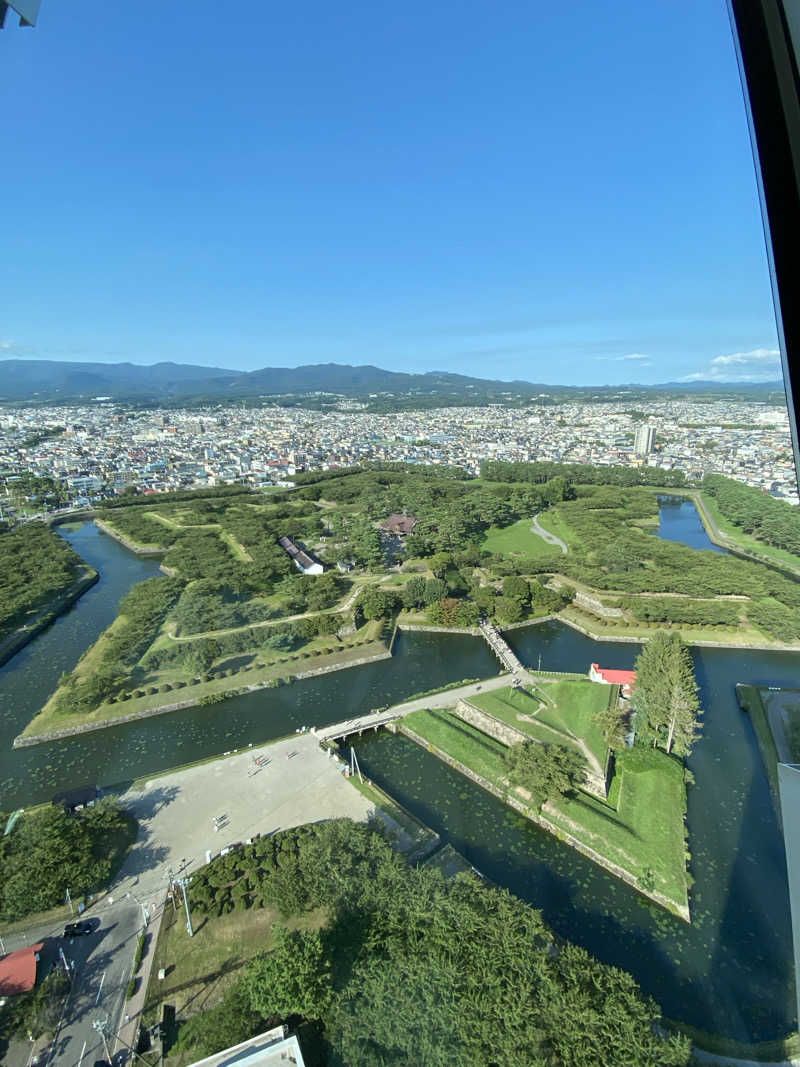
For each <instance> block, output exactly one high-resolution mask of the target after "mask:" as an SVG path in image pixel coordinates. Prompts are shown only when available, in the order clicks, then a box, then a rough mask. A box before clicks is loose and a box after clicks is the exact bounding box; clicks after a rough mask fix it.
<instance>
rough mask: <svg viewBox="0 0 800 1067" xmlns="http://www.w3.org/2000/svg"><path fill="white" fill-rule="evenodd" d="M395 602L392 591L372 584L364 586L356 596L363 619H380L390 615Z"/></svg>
mask: <svg viewBox="0 0 800 1067" xmlns="http://www.w3.org/2000/svg"><path fill="white" fill-rule="evenodd" d="M395 603H396V597H395V595H394V594H393V593H387V592H385V591H384V590H383V589H378V588H377V587H376V586H374V585H368V586H365V588H364V589H362V591H361V593H360V595H359V598H358V606H359V607H360V608H361V611H362V613H363V615H364V618H365V619H381V618H383V617H384V616H386V615H391V613H392V611H393V610H394V606H395Z"/></svg>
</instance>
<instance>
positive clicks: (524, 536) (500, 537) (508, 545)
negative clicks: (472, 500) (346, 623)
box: [481, 519, 562, 559]
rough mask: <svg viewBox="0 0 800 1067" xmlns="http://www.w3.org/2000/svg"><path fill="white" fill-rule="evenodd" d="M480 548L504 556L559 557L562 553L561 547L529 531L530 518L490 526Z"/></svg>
mask: <svg viewBox="0 0 800 1067" xmlns="http://www.w3.org/2000/svg"><path fill="white" fill-rule="evenodd" d="M543 525H544V524H543ZM548 529H550V526H548ZM553 532H554V533H555V532H557V531H555V530H554V531H553ZM558 536H559V537H560V536H561V534H560V533H559V534H558ZM481 548H484V549H486V551H487V552H500V553H502V554H503V555H506V556H509V555H515V556H530V557H539V556H547V557H552V558H553V559H556V558H558V559H560V558H561V555H562V553H561V549H559V548H553V547H552V546H551V545H548V544H547V542H546V541H545V540H544V538H542V537H539V535H538V534H535V533H532V532H531V519H520V520H519V522H515V523H512V524H511V526H504V527H502V528H500V527H497V526H490V527H489V529H488V530H487V531H486V536H485V538H484V539H483V544H482V545H481Z"/></svg>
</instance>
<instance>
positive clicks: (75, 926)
mask: <svg viewBox="0 0 800 1067" xmlns="http://www.w3.org/2000/svg"><path fill="white" fill-rule="evenodd" d="M92 929H93V926H92V923H90V922H78V923H67V925H66V926H65V927H64V937H65V938H67V940H71V939H72V938H73V937H82V936H83V935H84V934H90V933H91V932H92Z"/></svg>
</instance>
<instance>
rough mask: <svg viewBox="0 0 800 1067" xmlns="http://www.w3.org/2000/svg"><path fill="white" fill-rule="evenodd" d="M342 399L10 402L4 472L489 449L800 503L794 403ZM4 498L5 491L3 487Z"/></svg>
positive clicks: (150, 476)
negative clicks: (391, 410) (427, 404)
mask: <svg viewBox="0 0 800 1067" xmlns="http://www.w3.org/2000/svg"><path fill="white" fill-rule="evenodd" d="M329 399H330V400H331V402H332V405H333V407H334V410H327V411H309V410H305V409H303V408H301V407H300V408H295V407H292V408H282V407H278V406H274V407H267V408H254V409H253V408H251V409H247V408H243V407H242V406H241V405H238V406H234V405H229V406H223V405H214V406H209V407H208V408H204V409H200V410H196V409H191V410H188V409H183V410H181V409H177V410H169V411H165V410H162V409H152V410H147V409H145V410H135V411H131V410H126V409H125V408H124V407H120V406H119V405H116V404H104V403H93V404H91V405H88V404H87V405H84V406H70V407H63V408H62V407H55V408H54V407H47V408H41V407H21V408H18V409H17V408H15V409H6V410H4V411H3V410H0V479H2V480H3V482H4V484H5V486H6V491H7V493H8V490H9V489H10V488H11V487H13V484H14V478H15V477H16V476H18V475H20V474H22V473H27V474H34V475H36V476H40V477H48V478H53V479H54V480H56V481H58V482H59V483H61V484H62V485H63V486H64V492H65V496H66V497H67V498H68V499H65V503H67V502H68V503H71V504H76V503H80V502H81V501H82V500H84V501H85V500H90V499H91V498H93V497H96V496H99V495H106V494H114V493H121V492H124V491H125V489H128V488H138V489H140V490H142V491H155V492H161V491H165V490H174V489H185V488H195V487H201V486H217V485H231V484H241V485H248V486H250V487H252V488H254V489H258V488H261V487H264V486H271V485H284V486H286V485H289V484H291V482H292V477H293V475H294V474H295V473H296V472H298V471H300V472H302V471H315V470H329V469H333V468H336V467H348V466H356V465H358V464H362V463H390V462H403V463H419V464H441V465H449V466H457V467H460V468H462V469H463V470H464V471H465V472H467V473H468V474H470V475H477V474H478V473H479V471H480V467H481V464H482V463H483V462H485V461H486V460H492V459H500V460H508V461H518V462H530V461H534V460H548V461H554V462H561V463H586V464H594V465H601V466H606V465H619V464H622V465H639V464H645V465H648V466H651V467H658V468H660V469H663V470H668V471H671V470H675V471H682V472H684V474H685V475H686V476H687V477H688V478H690V479H693V480H700V479H702V477H703V476H704V475H705V474H707V473H716V474H723V475H726V476H728V477H731V478H735V479H736V480H738V481H741V482H743V483H744V484H746V485H749V486H753V487H754V488H758V489H763V490H764V491H766V492H768V493H770V494H771V495H773V496H774V497H777V498H778V499H783V500H787V501H789V502H790V503H794V504H796V503H797V502H798V497H797V481H796V477H795V470H794V461H793V457H792V451H791V440H790V437H789V421H788V413H787V411H786V408H785V407H777V406H767V405H765V404H752V403H746V402H741V401H728V400H719V399H710V398H708V397H704V396H702V395H701V396H696V397H690V398H687V399H686V400H671V401H659V402H651V403H646V402H642V401H640V400H637V402H636V403H635V406H634V405H633V404H632V403H631V402H628V403H626V402H625V401H624V400H622V401H620V402H618V403H609V402H603V403H597V404H589V403H580V404H572V403H563V404H553V405H550V406H547V407H530V408H528V409H527V410H526V409H524V408H523V409H518V408H505V407H502V406H500V405H492V406H489V407H479V408H478V407H463V408H458V407H455V408H442V409H438V410H437V409H432V410H425V411H408V412H402V413H395V414H391V415H375V414H368V413H366V412H364V411H361V410H359V408H360V406H361V405H360V404H359V403H358V402H357V401H349V400H340V401H339V402H338V403H337V402H336V400H335V398H329ZM0 499H1V498H0Z"/></svg>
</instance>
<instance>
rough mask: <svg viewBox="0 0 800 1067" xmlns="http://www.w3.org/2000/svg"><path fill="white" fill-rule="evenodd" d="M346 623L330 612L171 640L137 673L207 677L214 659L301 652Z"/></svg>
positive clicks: (146, 659)
mask: <svg viewBox="0 0 800 1067" xmlns="http://www.w3.org/2000/svg"><path fill="white" fill-rule="evenodd" d="M375 617H376V618H377V617H378V616H375ZM348 621H350V620H348V619H347V618H345V616H344V615H340V614H338V613H335V612H334V613H331V614H324V615H309V616H308V618H305V619H294V620H292V621H290V622H289V621H287V622H278V623H275V625H274V626H246V627H244V628H243V629H240V630H236V631H234V632H233V633H228V634H217V635H216V636H215V637H213V638H204V637H198V638H197V639H196V640H194V641H173V642H171V643H170V644H166V645H162V646H161V647H160V648H154V649H151V650H150V651H149V652H148V653H147V654H146V655H145V656H144V658H143V659H142V662H141V670H142V671H143V672H146V671H157V670H165V669H166V670H169V669H173V670H182V671H184V673H185V674H186V675H187V677H189V678H194V677H203V676H208V675H210V674H211V673H212V671H211V667H212V665H213V664H214V663H215V661H217V660H222V659H223V658H225V657H230V656H240V655H242V654H243V653H251V654H252V655H253V657H254V658H256V659H257V658H258V653H259V650H261V649H265V650H269V651H272V652H293V651H295V650H297V649H302V647H303V646H304V645H306V644H307V643H308V642H309V641H313V640H314V638H316V637H333V636H334V635H335V634H337V633H338V631H339V630H341V629H342V627H343V626H345V625H347V623H348ZM333 644H334V645H335V644H336V642H335V641H334V642H333Z"/></svg>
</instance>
